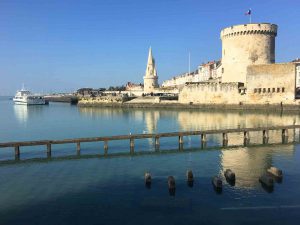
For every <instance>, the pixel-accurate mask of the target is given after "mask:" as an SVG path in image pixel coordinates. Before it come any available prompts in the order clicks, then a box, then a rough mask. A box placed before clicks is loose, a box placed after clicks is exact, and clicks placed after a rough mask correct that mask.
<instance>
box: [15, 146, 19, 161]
mask: <svg viewBox="0 0 300 225" xmlns="http://www.w3.org/2000/svg"><path fill="white" fill-rule="evenodd" d="M19 158H20V146H19V145H15V159H19Z"/></svg>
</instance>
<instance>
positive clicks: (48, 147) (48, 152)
mask: <svg viewBox="0 0 300 225" xmlns="http://www.w3.org/2000/svg"><path fill="white" fill-rule="evenodd" d="M47 157H51V144H50V143H47Z"/></svg>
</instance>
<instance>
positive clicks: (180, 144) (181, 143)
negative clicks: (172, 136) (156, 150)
mask: <svg viewBox="0 0 300 225" xmlns="http://www.w3.org/2000/svg"><path fill="white" fill-rule="evenodd" d="M178 143H179V150H182V149H183V136H181V135H180V136H178Z"/></svg>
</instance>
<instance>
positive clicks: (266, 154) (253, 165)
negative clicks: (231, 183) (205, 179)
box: [220, 145, 295, 188]
mask: <svg viewBox="0 0 300 225" xmlns="http://www.w3.org/2000/svg"><path fill="white" fill-rule="evenodd" d="M275 149H276V150H275ZM294 151H295V145H283V146H282V147H281V148H280V150H279V149H278V147H275V146H262V147H250V148H244V149H239V150H224V151H221V152H220V165H221V166H220V173H223V172H224V171H225V170H226V169H231V170H232V171H233V172H235V173H236V177H237V179H236V183H235V186H236V187H242V188H255V187H257V186H260V184H259V182H258V177H260V176H261V175H262V174H265V173H266V171H267V169H268V168H270V167H271V166H274V165H273V164H274V157H275V158H276V157H278V156H280V157H284V158H285V159H288V158H290V159H292V158H293V156H294Z"/></svg>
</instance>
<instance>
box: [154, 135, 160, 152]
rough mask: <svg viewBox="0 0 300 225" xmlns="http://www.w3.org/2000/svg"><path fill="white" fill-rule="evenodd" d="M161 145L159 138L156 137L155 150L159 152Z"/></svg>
mask: <svg viewBox="0 0 300 225" xmlns="http://www.w3.org/2000/svg"><path fill="white" fill-rule="evenodd" d="M159 145H160V143H159V137H158V136H156V137H155V149H156V150H159Z"/></svg>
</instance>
